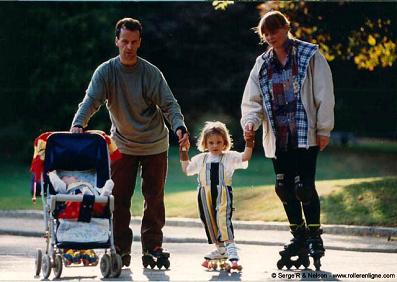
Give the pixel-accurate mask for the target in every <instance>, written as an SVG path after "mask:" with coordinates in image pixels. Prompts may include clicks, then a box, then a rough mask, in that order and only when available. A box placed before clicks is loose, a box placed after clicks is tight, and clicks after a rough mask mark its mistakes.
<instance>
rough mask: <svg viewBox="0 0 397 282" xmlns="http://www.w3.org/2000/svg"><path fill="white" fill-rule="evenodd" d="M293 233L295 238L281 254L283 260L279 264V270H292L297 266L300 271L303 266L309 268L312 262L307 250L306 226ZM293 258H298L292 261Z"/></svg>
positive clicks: (299, 227) (292, 231)
mask: <svg viewBox="0 0 397 282" xmlns="http://www.w3.org/2000/svg"><path fill="white" fill-rule="evenodd" d="M291 233H292V236H293V238H292V239H291V242H290V243H289V244H287V245H285V246H284V250H282V251H280V252H279V254H280V256H281V259H280V260H279V261H278V262H277V268H278V269H282V268H283V267H284V266H285V267H286V268H287V269H290V268H291V267H292V266H295V268H296V269H298V268H299V267H300V266H301V265H303V266H304V267H305V268H307V267H308V266H309V265H310V260H309V256H308V252H307V248H306V230H305V225H301V226H298V227H297V228H296V229H295V230H291ZM292 257H297V258H296V259H293V260H292V259H291V258H292Z"/></svg>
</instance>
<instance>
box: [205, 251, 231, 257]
mask: <svg viewBox="0 0 397 282" xmlns="http://www.w3.org/2000/svg"><path fill="white" fill-rule="evenodd" d="M205 258H208V259H222V258H227V256H226V254H225V253H221V252H220V251H219V250H218V249H216V250H213V251H212V252H210V253H209V254H207V255H206V256H205Z"/></svg>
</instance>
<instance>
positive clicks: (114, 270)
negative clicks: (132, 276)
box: [110, 254, 123, 278]
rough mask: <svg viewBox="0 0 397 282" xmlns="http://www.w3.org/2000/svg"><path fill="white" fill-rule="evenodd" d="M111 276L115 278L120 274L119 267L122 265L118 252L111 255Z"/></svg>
mask: <svg viewBox="0 0 397 282" xmlns="http://www.w3.org/2000/svg"><path fill="white" fill-rule="evenodd" d="M111 264H112V267H111V270H110V272H111V275H110V276H111V277H114V278H117V277H119V276H120V274H121V268H122V267H123V262H122V260H121V256H120V255H119V254H114V255H112V256H111Z"/></svg>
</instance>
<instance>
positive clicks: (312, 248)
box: [306, 228, 325, 271]
mask: <svg viewBox="0 0 397 282" xmlns="http://www.w3.org/2000/svg"><path fill="white" fill-rule="evenodd" d="M321 234H323V230H322V229H320V228H318V229H315V230H309V234H308V238H307V241H306V244H307V250H308V252H309V255H310V256H311V257H312V258H313V264H314V267H315V268H316V271H319V270H320V267H321V262H320V259H321V257H322V256H324V253H325V249H324V246H323V240H322V239H321Z"/></svg>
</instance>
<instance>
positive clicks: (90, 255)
mask: <svg viewBox="0 0 397 282" xmlns="http://www.w3.org/2000/svg"><path fill="white" fill-rule="evenodd" d="M80 257H81V261H82V262H83V264H84V266H95V265H97V264H98V256H97V255H96V253H95V252H94V250H81V251H80Z"/></svg>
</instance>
